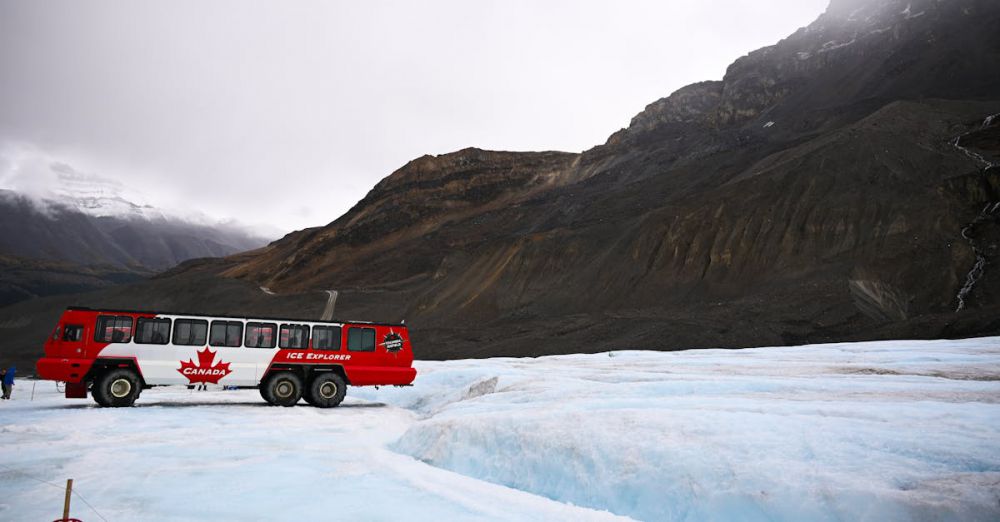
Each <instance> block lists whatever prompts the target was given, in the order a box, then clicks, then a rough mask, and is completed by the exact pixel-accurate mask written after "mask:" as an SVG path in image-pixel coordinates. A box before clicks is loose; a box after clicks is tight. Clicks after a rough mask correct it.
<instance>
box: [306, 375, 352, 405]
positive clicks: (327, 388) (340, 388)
mask: <svg viewBox="0 0 1000 522" xmlns="http://www.w3.org/2000/svg"><path fill="white" fill-rule="evenodd" d="M344 395H347V383H345V382H344V379H343V378H342V377H341V376H339V375H337V374H336V373H332V372H330V373H321V374H320V375H317V376H316V378H314V379H313V380H312V382H311V383H309V390H308V391H307V392H306V400H307V402H309V404H312V405H313V406H316V407H317V408H333V407H334V406H337V405H338V404H340V403H341V401H343V400H344Z"/></svg>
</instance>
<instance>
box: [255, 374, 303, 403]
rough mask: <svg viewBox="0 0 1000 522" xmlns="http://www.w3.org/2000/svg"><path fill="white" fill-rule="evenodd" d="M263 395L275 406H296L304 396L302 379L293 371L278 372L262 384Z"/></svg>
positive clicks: (261, 391)
mask: <svg viewBox="0 0 1000 522" xmlns="http://www.w3.org/2000/svg"><path fill="white" fill-rule="evenodd" d="M260 393H261V395H262V396H263V397H264V400H266V401H267V402H268V403H269V404H273V405H275V406H295V403H297V402H299V399H301V398H302V379H300V378H299V376H298V375H296V374H294V373H292V372H277V373H275V374H273V375H271V376H270V377H268V378H267V380H265V381H264V383H263V384H261V390H260Z"/></svg>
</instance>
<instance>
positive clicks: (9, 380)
mask: <svg viewBox="0 0 1000 522" xmlns="http://www.w3.org/2000/svg"><path fill="white" fill-rule="evenodd" d="M15 370H17V367H16V366H11V367H10V368H7V371H6V372H4V374H3V398H4V399H9V398H10V392H11V391H13V390H14V371H15Z"/></svg>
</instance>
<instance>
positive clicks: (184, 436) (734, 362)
mask: <svg viewBox="0 0 1000 522" xmlns="http://www.w3.org/2000/svg"><path fill="white" fill-rule="evenodd" d="M418 369H419V371H420V373H419V375H418V377H417V381H416V383H415V386H414V387H412V388H401V389H397V388H392V389H386V388H382V389H380V390H374V389H370V388H365V389H355V388H352V389H351V390H350V391H349V399H348V401H347V402H346V403H345V404H344V405H343V407H341V408H336V409H332V410H319V409H315V408H310V407H305V406H302V407H296V408H274V407H268V406H265V405H263V403H262V401H261V400H260V398H259V396H258V395H257V393H256V392H255V391H221V390H212V391H208V392H193V391H188V390H186V389H184V388H161V389H153V390H148V391H146V392H144V393H143V396H142V398H141V399H140V400H139V402H138V403H137V406H136V407H134V408H128V409H99V408H96V407H95V406H93V403H92V402H91V401H73V400H67V399H63V398H61V397H60V396H58V395H57V394H56V393H55V390H54V388H53V385H52V383H44V382H43V383H38V389H37V391H36V397H35V400H34V401H29V400H28V396H29V394H30V386H31V384H30V383H28V382H24V381H22V382H21V383H19V385H18V387H17V388H16V390H15V396H14V398H15V400H13V401H9V402H5V403H2V404H0V441H2V444H0V520H52V519H55V518H58V515H59V510H60V506H61V502H62V492H61V491H60V490H59V489H58V488H56V487H52V486H50V485H46V484H43V483H41V482H38V480H46V481H50V482H53V483H62V482H64V481H65V479H66V478H70V477H72V478H74V479H75V485H76V488H77V490H78V491H79V492H80V493H81V494H82V495H83V496H84V497H85V498H86V499H87V500H88V501H89V502H90V503H91V504H92V505H94V507H95V508H97V510H98V511H99V512H100V513H101V514H102V515H103V516H104V517H105V518H106V519H108V520H139V519H144V520H237V519H238V520H300V519H309V518H312V519H317V518H318V519H324V520H325V519H355V520H399V519H407V520H421V519H435V520H501V519H514V520H567V519H572V520H601V519H612V518H615V515H621V516H626V517H632V518H635V519H641V520H841V519H845V520H952V519H959V520H998V519H1000V338H984V339H972V340H963V341H930V342H926V341H924V342H919V341H897V342H882V343H854V344H834V345H816V346H805V347H794V348H759V349H750V350H734V351H728V350H700V351H687V352H672V353H657V352H637V351H632V352H612V353H604V354H596V355H570V356H557V357H542V358H537V359H488V360H463V361H448V362H418ZM73 512H74V514H75V515H76V516H78V517H79V518H81V519H83V520H87V521H88V522H89V521H91V520H99V518H98V517H97V516H96V515H95V514H94V513H93V512H91V511H89V509H88V508H87V507H86V506H85V505H83V504H82V503H81V502H78V501H74V510H73Z"/></svg>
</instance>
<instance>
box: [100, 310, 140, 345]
mask: <svg viewBox="0 0 1000 522" xmlns="http://www.w3.org/2000/svg"><path fill="white" fill-rule="evenodd" d="M131 338H132V318H131V317H129V316H127V315H117V316H115V315H99V316H97V328H96V329H95V330H94V340H95V341H97V342H99V343H127V342H129V339H131Z"/></svg>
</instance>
